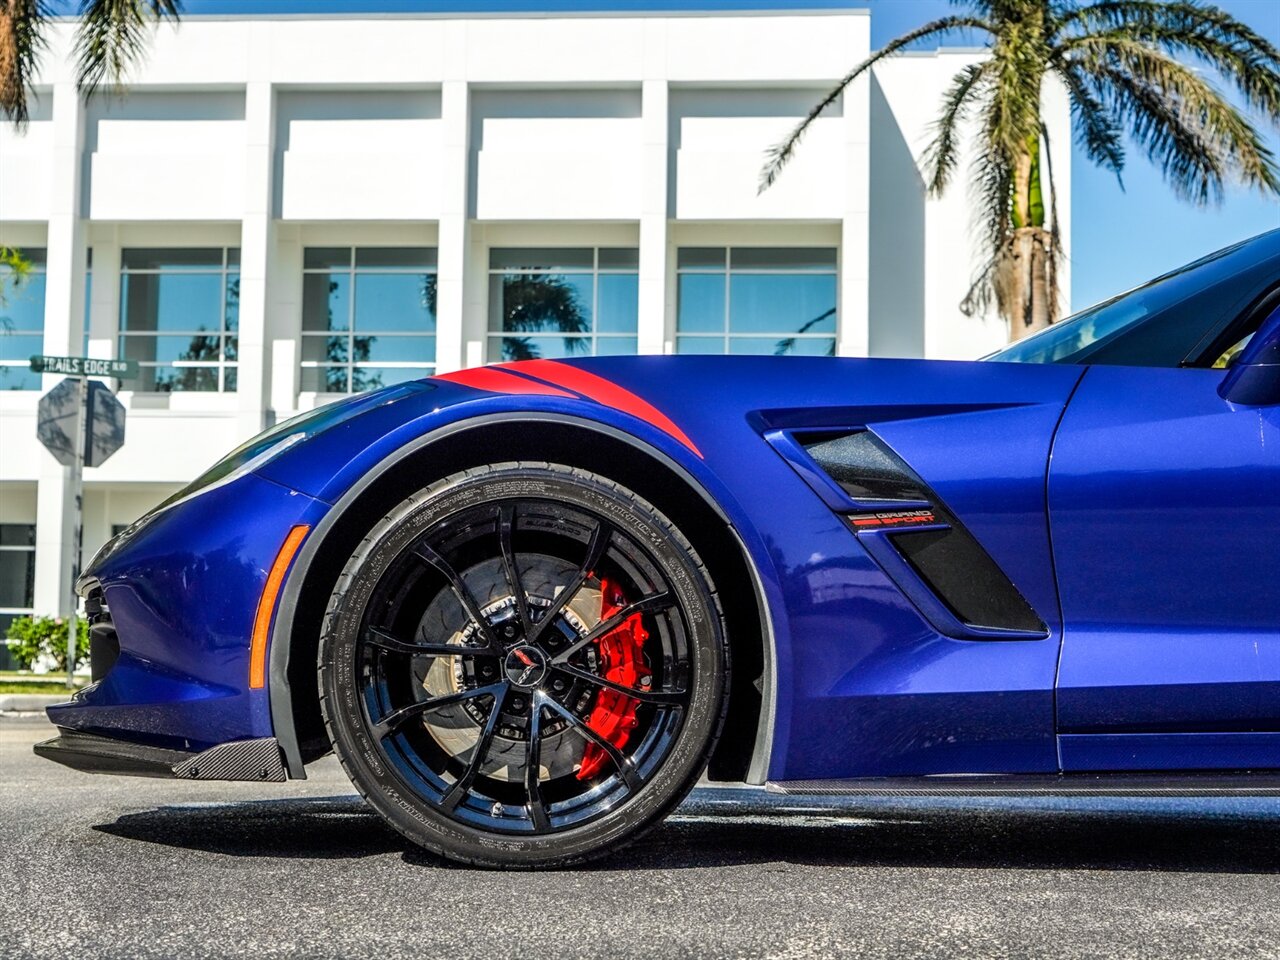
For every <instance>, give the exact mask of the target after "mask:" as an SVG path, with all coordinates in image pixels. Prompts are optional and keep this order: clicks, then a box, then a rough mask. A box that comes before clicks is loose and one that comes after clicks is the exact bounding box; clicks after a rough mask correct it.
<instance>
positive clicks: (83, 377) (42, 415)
mask: <svg viewBox="0 0 1280 960" xmlns="http://www.w3.org/2000/svg"><path fill="white" fill-rule="evenodd" d="M47 360H51V361H56V362H59V363H61V362H64V361H65V362H66V363H73V364H78V368H77V369H78V370H79V372H78V374H77V375H76V376H74V377H67V378H66V379H65V380H63V381H62V382H61V383H59V384H58V385H57V386H56V387H54V388H53V389H52V390H50V391H49V392H48V393H46V394H45V395H44V396H43V397H41V398H40V402H39V404H37V405H36V438H37V439H38V440H39V441H40V442H41V443H42V444H44V445H45V447H46V448H47V449H48V451H49V452H50V453H52V454H53V455H54V457H56V458H57V460H58V462H59V463H61V464H63V465H64V466H68V467H70V468H71V477H70V486H71V491H72V495H73V496H74V497H75V526H74V528H73V530H74V533H73V543H72V550H71V583H72V596H71V611H70V616H69V619H68V621H67V687H68V688H70V687H71V686H72V685H73V679H74V678H73V672H74V670H75V662H76V656H75V650H76V619H77V616H78V607H79V598H78V597H77V596H76V595H75V586H74V585H75V582H76V581H77V580H78V579H79V578H80V546H81V538H82V536H83V532H84V528H83V519H84V489H83V487H84V468H85V467H97V466H101V465H102V463H103V462H104V461H105V460H106V459H107V458H108V457H110V456H111V455H112V454H113V453H115V452H116V451H117V450H119V449H120V447H121V445H122V444H123V443H124V407H123V406H121V405H120V401H119V400H117V399H116V398H115V396H114V395H113V394H112V393H111V391H110V390H109V389H108V388H107V386H106V385H105V384H103V383H100V382H99V381H97V380H90V379H89V377H90V376H99V375H101V376H108V375H112V374H95V373H93V372H92V370H93V369H94V368H93V367H92V366H88V367H86V365H85V364H86V361H89V358H87V357H32V358H31V369H33V370H39V371H40V372H42V373H46V372H53V371H52V369H51V367H50V365H48V364H46V363H45V362H44V361H47ZM90 362H91V363H107V364H110V363H117V362H119V363H122V364H123V361H111V360H107V361H90ZM37 364H39V366H37ZM137 367H138V365H137V364H136V363H134V364H133V369H134V372H135V373H136V372H137ZM122 369H127V368H122ZM125 375H127V373H126V374H125Z"/></svg>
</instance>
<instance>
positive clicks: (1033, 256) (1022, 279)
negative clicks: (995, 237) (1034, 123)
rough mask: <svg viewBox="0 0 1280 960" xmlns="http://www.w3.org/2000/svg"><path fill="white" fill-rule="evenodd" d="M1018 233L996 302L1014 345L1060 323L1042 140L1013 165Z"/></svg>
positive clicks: (999, 273)
mask: <svg viewBox="0 0 1280 960" xmlns="http://www.w3.org/2000/svg"><path fill="white" fill-rule="evenodd" d="M1010 218H1011V220H1012V224H1013V230H1012V232H1011V234H1010V237H1009V241H1008V246H1007V248H1006V250H1005V252H1004V254H1003V255H1002V257H1001V261H1002V262H1001V263H1000V264H999V266H998V268H997V270H996V297H997V301H998V303H999V305H1000V312H1001V313H1002V314H1003V315H1004V317H1005V320H1006V321H1007V322H1008V324H1009V342H1010V343H1012V342H1014V341H1016V340H1021V339H1022V338H1023V337H1025V336H1028V335H1030V334H1032V333H1035V332H1036V331H1038V330H1043V329H1044V328H1045V327H1047V326H1049V324H1051V323H1053V322H1054V320H1056V319H1057V316H1056V315H1057V291H1056V290H1055V289H1054V286H1055V285H1054V282H1053V278H1052V261H1053V257H1054V256H1055V253H1056V251H1054V249H1053V234H1052V232H1051V231H1050V230H1049V229H1047V228H1046V226H1045V222H1044V221H1045V205H1044V198H1043V194H1042V188H1041V178H1040V140H1039V137H1038V136H1037V137H1036V138H1035V139H1034V140H1032V141H1031V142H1029V143H1028V144H1027V148H1026V149H1025V150H1022V151H1020V152H1019V153H1018V155H1017V157H1016V158H1015V162H1014V164H1013V205H1012V209H1011V210H1010Z"/></svg>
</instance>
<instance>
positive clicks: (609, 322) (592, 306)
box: [489, 247, 639, 360]
mask: <svg viewBox="0 0 1280 960" xmlns="http://www.w3.org/2000/svg"><path fill="white" fill-rule="evenodd" d="M638 267H639V254H638V251H637V250H636V249H635V248H633V247H605V248H591V247H582V248H576V247H553V248H507V247H496V248H494V249H493V250H491V251H490V253H489V359H490V360H499V359H501V360H533V359H539V358H541V359H564V358H568V357H575V356H591V355H595V354H599V355H605V354H611V355H617V354H630V353H635V352H636V346H637V342H638V341H637V337H636V330H637V326H638V324H639V272H638Z"/></svg>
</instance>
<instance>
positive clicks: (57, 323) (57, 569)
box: [35, 82, 85, 616]
mask: <svg viewBox="0 0 1280 960" xmlns="http://www.w3.org/2000/svg"><path fill="white" fill-rule="evenodd" d="M83 152H84V109H83V107H82V105H81V101H80V94H79V92H78V91H77V90H76V88H75V84H73V83H70V82H66V83H59V84H57V85H56V86H55V87H54V89H53V151H52V156H51V157H50V166H51V173H50V177H49V179H50V184H51V188H50V189H51V196H50V198H49V233H48V241H47V243H46V247H47V251H46V256H47V258H48V259H47V265H46V268H45V269H46V280H45V301H44V352H45V353H47V354H54V355H59V356H80V354H81V351H82V350H83V348H84V302H85V300H84V279H85V227H84V221H83V220H82V219H81V217H80V158H81V156H82V154H83ZM60 380H62V377H61V376H60V375H56V374H45V376H44V378H43V381H42V386H43V389H44V390H46V391H47V390H49V389H51V388H53V387H54V386H56V385H57V384H58V382H59V381H60ZM70 474H71V471H70V469H69V468H67V467H64V466H62V465H61V464H60V463H58V461H56V460H55V459H54V458H53V456H52V454H49V453H47V452H45V451H44V450H41V452H40V478H39V481H38V486H37V490H36V576H35V609H36V612H37V613H44V614H58V615H60V616H65V615H66V614H67V613H69V612H70V611H71V587H72V584H71V555H72V551H73V548H74V547H73V545H74V539H75V529H74V523H75V500H74V492H73V491H72V490H71V483H70Z"/></svg>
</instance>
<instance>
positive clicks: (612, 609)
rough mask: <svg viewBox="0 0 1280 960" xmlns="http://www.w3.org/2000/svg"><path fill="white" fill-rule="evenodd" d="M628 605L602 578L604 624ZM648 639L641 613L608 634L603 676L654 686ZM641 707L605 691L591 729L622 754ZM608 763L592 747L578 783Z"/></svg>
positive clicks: (614, 586) (632, 684)
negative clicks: (646, 653) (646, 647)
mask: <svg viewBox="0 0 1280 960" xmlns="http://www.w3.org/2000/svg"><path fill="white" fill-rule="evenodd" d="M626 603H627V601H626V597H624V596H623V593H622V590H621V588H619V587H618V585H617V584H615V583H613V582H612V581H611V580H607V579H605V578H601V580H600V619H601V621H604V620H608V619H609V618H610V617H612V616H613V615H614V614H616V613H617V612H618V611H619V610H621V609H622V608H623V607H624V606H626ZM648 639H649V632H648V631H647V630H645V628H644V626H643V625H642V624H641V623H640V614H638V613H637V614H635V615H634V616H630V617H627V619H626V620H624V621H622V623H620V624H619V625H618V626H617V627H615V628H614V629H613V630H610V631H609V632H608V633H606V634H605V635H604V636H603V637H601V638H600V640H599V642H598V644H599V655H600V671H601V675H602V676H604V678H605V679H606V680H612V681H613V682H614V683H617V684H620V685H621V686H624V687H632V688H636V689H640V690H645V689H647V688H648V685H649V683H651V682H652V681H651V677H650V672H649V667H648V666H647V665H646V664H645V662H644V642H645V641H646V640H648ZM639 705H640V701H638V700H635V699H633V698H632V697H628V696H627V695H626V694H625V693H618V692H617V691H616V690H609V689H607V688H601V690H600V692H599V694H597V696H596V702H595V706H593V707H592V709H591V715H590V716H588V717H587V726H589V727H590V728H591V729H592V730H594V731H595V732H596V733H598V734H599V735H600V736H602V737H603V738H604V739H606V740H608V741H609V742H610V743H611V744H613V745H614V746H615V747H617V748H618V749H619V750H621V749H622V748H623V746H624V745H625V744H626V742H627V738H628V737H630V736H631V731H632V730H633V729H634V728H635V725H636V707H638V706H639ZM608 759H609V755H608V754H607V753H605V752H604V750H603V749H602V748H601V747H599V746H597V745H596V744H594V743H588V744H587V748H586V750H585V751H584V752H583V754H582V766H580V767H579V768H578V779H579V780H587V779H589V778H591V777H593V776H595V775H596V773H597V772H599V770H600V767H601V766H603V765H604V763H605V762H606V761H607V760H608Z"/></svg>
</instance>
